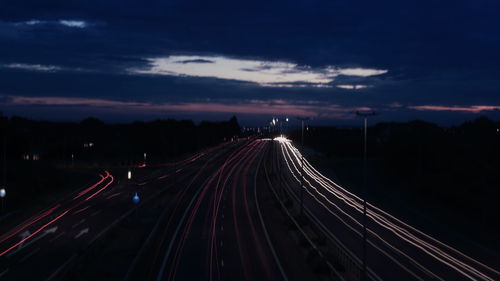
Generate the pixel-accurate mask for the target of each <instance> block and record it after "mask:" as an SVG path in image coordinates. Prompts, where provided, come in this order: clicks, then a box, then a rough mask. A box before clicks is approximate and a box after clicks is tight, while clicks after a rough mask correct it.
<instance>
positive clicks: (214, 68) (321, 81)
mask: <svg viewBox="0 0 500 281" xmlns="http://www.w3.org/2000/svg"><path fill="white" fill-rule="evenodd" d="M147 61H148V65H147V66H146V67H142V68H132V69H129V72H130V73H133V74H156V75H185V76H194V77H213V78H219V79H230V80H238V81H245V82H252V83H257V84H259V85H261V86H276V87H280V86H289V87H294V86H317V87H321V86H328V84H329V83H331V82H333V81H334V80H335V77H337V76H339V75H346V76H356V77H369V76H375V75H381V74H385V73H387V72H388V71H387V70H380V69H369V68H340V67H333V66H326V67H323V68H312V67H311V66H307V65H304V66H300V65H297V64H294V63H290V62H283V61H266V60H257V59H254V60H248V59H238V58H228V57H224V56H177V55H175V56H169V57H166V58H148V59H147Z"/></svg>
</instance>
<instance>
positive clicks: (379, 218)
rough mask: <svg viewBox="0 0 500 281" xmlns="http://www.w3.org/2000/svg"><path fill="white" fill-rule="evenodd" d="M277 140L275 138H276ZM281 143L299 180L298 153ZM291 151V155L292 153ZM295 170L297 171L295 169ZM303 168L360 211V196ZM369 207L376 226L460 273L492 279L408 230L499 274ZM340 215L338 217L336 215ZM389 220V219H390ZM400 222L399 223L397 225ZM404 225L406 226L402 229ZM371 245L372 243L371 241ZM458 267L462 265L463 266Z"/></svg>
mask: <svg viewBox="0 0 500 281" xmlns="http://www.w3.org/2000/svg"><path fill="white" fill-rule="evenodd" d="M276 140H277V139H276ZM277 141H279V143H280V146H281V150H282V154H283V157H284V158H285V161H286V164H287V167H288V169H289V170H290V172H291V173H292V175H293V177H294V178H295V180H296V181H297V182H300V180H299V179H298V178H297V176H296V173H297V174H298V173H299V171H300V169H299V168H298V167H297V166H296V165H295V163H294V161H293V158H295V161H296V162H297V163H300V161H301V160H300V159H301V154H300V152H299V151H298V149H296V148H295V147H293V145H292V144H291V143H290V142H288V141H283V140H277ZM291 154H293V156H292V155H291ZM288 159H290V162H292V166H293V168H292V167H291V166H290V164H289V163H288ZM294 170H295V171H296V172H294ZM304 171H305V173H306V174H307V175H308V176H309V177H311V178H312V179H313V180H314V181H315V182H316V183H317V184H318V185H320V186H321V187H322V188H323V189H324V190H325V191H326V192H328V193H329V194H331V195H333V196H335V197H336V198H338V199H339V200H341V201H343V202H344V203H346V204H347V205H348V206H350V207H352V208H354V209H355V210H356V211H358V212H361V211H362V205H361V199H360V198H359V197H358V196H356V195H354V194H353V193H351V192H349V191H347V190H345V189H344V188H342V187H341V186H339V185H338V184H336V183H334V182H333V181H331V180H330V179H328V178H327V177H325V176H323V175H322V174H321V173H320V172H318V171H317V170H316V169H314V167H312V165H311V164H310V163H309V162H308V161H307V160H306V159H305V158H304ZM305 182H306V183H307V186H309V187H310V188H311V189H313V190H314V191H315V192H316V193H317V194H318V195H320V196H321V197H322V198H323V199H324V200H325V201H327V202H328V204H329V205H332V206H333V207H335V208H336V209H337V210H339V211H340V212H341V213H343V214H344V215H346V216H347V217H349V218H350V219H351V220H352V221H353V222H354V223H355V224H356V225H359V226H361V224H360V223H359V221H358V220H356V219H355V218H353V217H352V216H350V215H348V214H346V213H345V212H344V211H343V210H342V209H341V208H340V207H339V206H337V205H336V204H335V203H333V202H332V201H330V200H329V199H328V198H326V196H325V195H324V194H322V193H321V192H320V191H319V190H318V189H317V188H316V187H315V186H313V184H311V182H309V181H308V180H307V179H305ZM306 191H307V192H308V193H309V194H310V195H311V196H312V197H313V198H315V200H316V201H318V203H320V204H321V205H322V206H323V207H324V208H325V209H327V210H328V211H329V212H330V213H332V214H334V215H335V216H336V217H337V218H339V216H338V215H337V214H335V213H334V212H333V211H331V210H330V209H329V208H328V207H327V206H325V204H323V203H322V202H320V199H318V198H317V197H316V196H315V195H314V194H312V193H311V192H310V191H309V190H307V188H306ZM368 206H369V210H368V217H369V218H370V219H372V220H373V222H375V223H377V224H378V225H379V226H381V227H383V228H384V229H387V230H388V231H390V232H392V233H393V234H394V235H396V236H397V237H399V238H400V239H402V240H403V241H406V242H408V243H409V244H411V245H413V246H414V247H417V248H418V249H420V250H422V251H423V252H425V253H426V254H428V255H430V256H432V257H433V258H435V259H436V260H438V261H440V262H442V263H443V264H445V265H447V266H449V267H451V268H453V269H454V270H456V271H457V272H459V273H460V274H462V275H463V276H465V277H467V278H469V279H472V280H475V279H476V277H477V278H481V279H483V280H491V281H492V280H494V279H493V278H492V277H490V276H488V275H486V274H485V273H483V272H481V271H479V270H478V269H476V268H473V267H472V266H471V265H469V264H466V263H465V262H464V261H461V260H459V259H457V258H456V257H453V256H451V254H449V253H446V252H444V251H443V250H441V249H439V248H438V247H437V246H435V245H432V244H430V243H429V242H427V241H424V240H422V238H419V237H417V236H416V235H415V234H413V233H410V231H413V232H415V233H416V234H417V235H421V236H423V237H424V238H426V239H429V240H431V241H433V242H435V243H437V244H438V245H440V246H443V247H444V248H446V249H448V250H450V251H452V252H454V253H455V254H457V255H459V256H460V257H461V258H462V259H464V260H467V261H470V262H473V263H475V264H476V265H479V266H481V267H482V268H483V269H486V270H488V271H490V273H495V274H498V275H500V273H499V272H498V271H496V270H495V269H492V268H490V267H488V266H486V265H484V264H482V263H481V262H479V261H477V260H474V259H472V258H471V257H469V256H467V255H465V254H463V253H462V252H460V251H458V250H457V249H454V248H452V247H451V246H448V245H446V244H444V243H443V242H440V241H438V240H437V239H435V238H433V237H431V236H429V235H427V234H425V233H423V232H421V231H419V230H417V229H415V228H414V227H412V226H410V225H408V224H406V223H404V222H402V221H400V220H398V219H397V218H395V217H394V216H392V215H390V214H388V213H386V212H385V211H383V210H381V209H379V208H377V207H375V206H373V205H372V204H368ZM339 219H340V218H339ZM340 220H341V221H342V222H343V223H344V224H346V226H348V227H349V228H350V229H351V230H353V231H354V232H355V233H356V234H358V235H360V233H359V231H356V230H355V229H353V227H351V226H350V225H349V224H347V223H346V222H345V221H344V220H343V219H340ZM391 220H392V221H391ZM396 224H399V225H396ZM404 228H407V229H404ZM369 231H370V233H371V234H372V235H374V236H375V237H376V238H378V239H380V240H381V241H382V242H383V243H384V244H386V245H387V246H389V247H390V248H392V249H394V250H395V251H397V252H399V253H400V254H402V255H403V256H405V257H407V258H408V259H409V260H410V261H411V262H412V263H414V264H415V265H417V266H418V267H419V268H420V269H422V270H424V271H425V272H427V273H428V274H431V275H433V276H435V277H437V276H436V275H435V274H433V273H432V272H430V270H428V269H426V268H425V267H423V266H422V265H420V264H419V263H417V262H416V261H414V260H413V259H411V258H410V257H408V256H407V255H405V254H403V253H402V252H401V251H400V250H399V249H396V248H395V247H393V246H392V245H390V243H388V242H387V241H385V240H383V239H382V238H381V237H380V236H379V235H378V234H376V233H374V232H373V231H372V230H369ZM372 245H373V244H372ZM460 267H463V268H462V269H461V268H460Z"/></svg>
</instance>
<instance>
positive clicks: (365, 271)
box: [356, 111, 375, 281]
mask: <svg viewBox="0 0 500 281" xmlns="http://www.w3.org/2000/svg"><path fill="white" fill-rule="evenodd" d="M356 115H358V116H361V117H363V119H364V129H363V132H364V133H363V136H364V137H363V193H364V194H363V280H364V281H366V280H368V274H367V270H366V268H367V267H366V246H367V232H366V185H367V178H366V177H367V169H368V166H367V160H368V158H367V147H368V146H367V143H368V135H367V134H368V117H370V116H374V115H375V112H373V111H369V112H360V111H356Z"/></svg>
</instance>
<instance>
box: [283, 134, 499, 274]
mask: <svg viewBox="0 0 500 281" xmlns="http://www.w3.org/2000/svg"><path fill="white" fill-rule="evenodd" d="M276 141H277V143H278V146H279V148H278V149H276V155H275V159H276V160H275V163H276V165H282V169H283V171H282V172H281V180H282V181H283V182H284V185H285V186H286V187H287V190H288V191H289V192H290V194H291V196H293V197H294V198H296V200H300V196H301V195H300V190H301V181H302V171H303V175H304V179H303V182H304V206H305V208H306V211H307V212H306V213H307V214H308V216H309V217H311V219H312V220H317V221H318V223H319V224H320V227H321V228H322V229H323V231H324V232H325V233H326V234H327V235H328V236H329V237H330V238H331V239H335V240H336V241H339V242H340V243H342V244H343V246H344V247H345V248H346V249H347V250H348V251H349V254H350V255H351V256H353V257H354V259H357V260H358V262H360V259H361V253H362V248H361V247H362V241H363V240H362V222H363V217H362V214H363V201H362V199H361V198H360V197H358V196H357V195H355V194H353V193H351V192H349V191H348V190H347V189H345V188H343V187H342V186H340V185H338V184H337V183H335V182H334V181H332V180H330V179H329V178H327V177H325V176H323V175H322V174H321V173H320V172H319V171H318V170H317V169H315V168H314V167H313V166H312V165H311V164H310V163H309V162H308V161H307V159H306V158H304V159H303V162H302V155H301V153H300V151H299V150H298V149H297V148H296V147H294V145H293V144H292V143H291V142H290V141H289V140H287V139H285V138H277V139H276ZM276 169H279V168H276ZM367 210H368V211H367V232H368V243H367V244H368V248H367V253H368V254H367V264H368V269H369V270H368V272H369V274H368V276H369V278H370V279H372V280H490V281H493V280H499V279H500V272H499V270H498V268H493V267H492V266H491V265H489V263H488V260H485V261H483V260H480V259H478V258H473V257H471V256H469V255H467V254H465V253H464V252H462V251H461V250H459V249H456V248H454V247H453V246H452V245H448V244H446V243H445V242H443V241H440V240H439V239H437V238H435V237H431V236H429V235H427V234H426V233H423V232H422V231H420V230H418V229H416V228H414V227H412V226H411V225H410V224H408V223H406V222H403V221H401V220H399V219H398V218H396V217H394V216H392V215H391V214H389V213H387V212H385V211H384V210H382V209H381V208H378V207H377V206H374V205H372V204H370V203H368V205H367ZM489 262H493V261H492V260H489ZM494 262H495V263H496V264H497V265H498V260H496V261H494Z"/></svg>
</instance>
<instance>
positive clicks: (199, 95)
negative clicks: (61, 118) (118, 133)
mask: <svg viewBox="0 0 500 281" xmlns="http://www.w3.org/2000/svg"><path fill="white" fill-rule="evenodd" d="M499 8H500V2H498V1H493V0H489V1H451V0H447V1H415V2H408V1H395V0H389V1H383V2H380V1H368V0H363V1H356V0H355V1H332V0H324V1H320V0H317V1H305V0H304V1H284V0H283V1H260V0H257V1H245V2H242V1H229V0H225V1H197V0H188V1H139V0H134V1H126V2H123V1H121V0H120V1H119V0H113V1H97V0H87V1H56V0H48V1H43V2H40V1H35V0H28V1H18V0H5V1H3V2H2V4H1V9H0V54H2V55H1V56H0V64H1V65H8V64H21V65H40V66H56V67H59V68H60V69H59V71H53V72H51V73H43V72H40V71H29V70H26V69H24V70H21V69H14V68H1V69H0V72H1V73H0V95H19V96H66V97H99V98H107V99H112V100H126V101H151V102H164V101H165V100H171V101H179V102H181V101H194V100H197V101H200V100H211V101H213V100H220V101H221V102H222V101H227V100H233V101H234V100H251V99H262V100H265V99H267V100H277V99H283V100H287V101H290V102H295V101H305V100H313V101H320V102H322V103H324V104H325V105H329V104H338V105H342V106H346V107H354V106H370V107H373V108H380V109H381V110H385V109H384V108H385V106H387V105H389V104H393V103H400V104H402V105H405V106H412V105H434V104H435V105H446V106H453V105H500V97H499V95H498V92H499V90H500V82H498V81H497V80H498V79H497V77H498V76H499V75H500V68H499V67H498V65H500V52H498V50H499V49H500V39H499V38H500V34H499V33H500V31H499V30H498V26H499V25H500V20H499V19H498V16H497V13H496V11H498V10H499ZM61 20H66V21H73V25H75V22H85V23H86V24H85V27H84V28H76V27H74V26H73V27H71V22H66V25H64V24H61V22H60V21H61ZM30 21H39V23H36V22H31V23H32V24H31V25H30V24H26V23H28V22H30ZM16 23H17V25H16ZM19 23H25V24H23V25H19ZM42 23H43V24H42ZM76 26H78V24H76ZM174 54H184V55H186V54H187V55H205V56H210V55H217V56H227V57H232V58H244V59H259V60H267V61H281V62H291V63H296V64H298V65H300V66H303V67H307V66H311V67H316V68H321V67H325V66H328V65H333V66H336V67H344V68H345V67H353V68H354V67H364V68H374V69H387V70H388V71H389V72H388V73H386V74H384V75H380V76H372V77H353V76H344V75H341V76H338V77H335V80H334V81H333V82H331V83H330V86H332V87H331V88H313V87H303V86H307V85H304V83H298V84H300V85H297V87H295V88H286V87H274V88H273V87H261V86H258V85H255V84H252V83H247V82H239V81H228V80H222V79H215V78H207V77H205V78H203V77H174V76H172V77H169V76H161V77H158V76H148V75H131V74H129V73H128V72H127V69H131V68H134V67H144V66H146V65H148V63H149V61H148V60H146V59H147V58H151V57H165V56H168V55H174ZM210 62H211V61H209V60H206V61H205V60H204V61H199V60H188V61H183V62H182V63H183V64H189V63H210ZM265 68H266V65H262V69H258V70H264V69H265ZM245 70H246V71H248V72H251V71H256V70H255V69H245ZM293 71H295V70H293V69H292V70H290V72H293ZM284 74H286V73H284ZM336 85H369V86H370V87H369V88H365V89H358V90H348V89H340V88H337V87H336ZM23 110H24V111H26V112H27V111H28V109H23V108H22V107H19V109H18V111H19V112H18V113H23ZM29 110H30V111H32V110H34V109H33V108H30V109H29ZM391 110H392V111H390V112H391V113H390V114H389V113H387V115H388V116H391V118H394V119H398V118H400V119H405V118H410V119H411V118H420V117H422V118H429V119H433V118H434V119H433V120H432V121H440V120H446V122H448V121H449V120H453V116H456V120H459V119H460V120H461V119H462V118H463V116H470V114H469V115H463V113H456V112H450V113H446V112H439V113H435V112H434V113H429V114H427V113H425V112H421V111H419V112H417V111H414V110H409V109H401V108H400V109H398V110H395V109H391ZM26 112H25V113H26ZM54 114H55V113H54ZM211 114H213V113H211ZM398 114H399V115H398ZM445 114H449V115H446V116H452V117H443V116H444V115H445ZM122 117H123V116H122ZM440 118H441V119H440ZM334 121H335V120H333V121H332V122H334Z"/></svg>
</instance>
